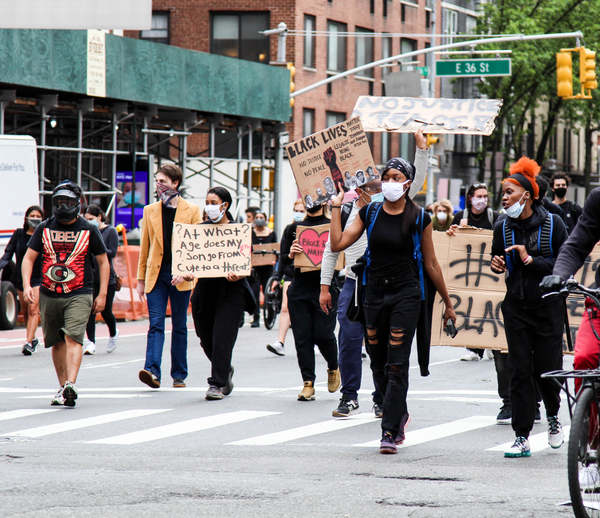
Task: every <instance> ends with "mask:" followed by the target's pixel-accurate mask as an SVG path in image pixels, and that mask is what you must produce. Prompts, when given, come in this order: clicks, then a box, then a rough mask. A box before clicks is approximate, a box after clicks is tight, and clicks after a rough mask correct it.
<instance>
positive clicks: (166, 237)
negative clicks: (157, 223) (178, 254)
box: [160, 203, 177, 272]
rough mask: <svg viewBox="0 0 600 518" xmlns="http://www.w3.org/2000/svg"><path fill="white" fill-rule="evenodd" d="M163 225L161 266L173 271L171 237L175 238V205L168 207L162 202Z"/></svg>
mask: <svg viewBox="0 0 600 518" xmlns="http://www.w3.org/2000/svg"><path fill="white" fill-rule="evenodd" d="M160 206H161V207H162V226H163V258H162V264H161V268H163V269H164V268H167V269H168V270H169V272H170V271H171V239H172V238H173V222H174V221H175V211H176V210H177V209H176V208H175V207H167V206H166V205H165V204H164V203H161V204H160Z"/></svg>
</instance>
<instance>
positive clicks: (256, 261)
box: [252, 243, 279, 267]
mask: <svg viewBox="0 0 600 518" xmlns="http://www.w3.org/2000/svg"><path fill="white" fill-rule="evenodd" d="M276 252H279V243H266V244H264V245H252V267H254V266H275V263H276V262H277V253H276Z"/></svg>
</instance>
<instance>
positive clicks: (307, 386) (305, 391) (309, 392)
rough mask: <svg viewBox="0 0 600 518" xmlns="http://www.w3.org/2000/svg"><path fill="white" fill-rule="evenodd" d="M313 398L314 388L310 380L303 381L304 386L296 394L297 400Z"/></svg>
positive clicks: (311, 399)
mask: <svg viewBox="0 0 600 518" xmlns="http://www.w3.org/2000/svg"><path fill="white" fill-rule="evenodd" d="M314 399H315V388H314V386H313V382H312V381H305V382H304V387H303V388H302V390H301V391H300V394H298V401H313V400H314Z"/></svg>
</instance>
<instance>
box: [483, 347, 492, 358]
mask: <svg viewBox="0 0 600 518" xmlns="http://www.w3.org/2000/svg"><path fill="white" fill-rule="evenodd" d="M483 357H484V358H485V359H486V360H493V359H494V351H493V350H492V349H484V352H483Z"/></svg>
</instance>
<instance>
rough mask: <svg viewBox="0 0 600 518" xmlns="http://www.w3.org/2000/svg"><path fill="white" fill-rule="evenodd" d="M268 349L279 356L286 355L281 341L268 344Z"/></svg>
mask: <svg viewBox="0 0 600 518" xmlns="http://www.w3.org/2000/svg"><path fill="white" fill-rule="evenodd" d="M267 351H271V352H272V353H273V354H276V355H277V356H285V352H284V350H283V344H282V343H281V342H280V341H277V342H273V343H272V344H269V345H267Z"/></svg>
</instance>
